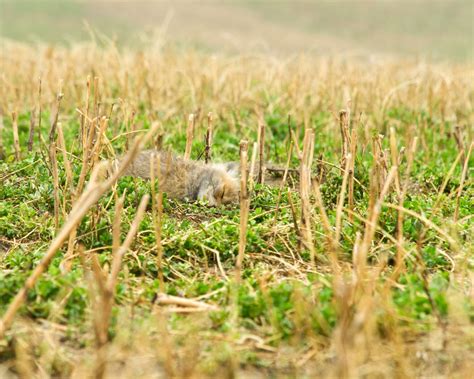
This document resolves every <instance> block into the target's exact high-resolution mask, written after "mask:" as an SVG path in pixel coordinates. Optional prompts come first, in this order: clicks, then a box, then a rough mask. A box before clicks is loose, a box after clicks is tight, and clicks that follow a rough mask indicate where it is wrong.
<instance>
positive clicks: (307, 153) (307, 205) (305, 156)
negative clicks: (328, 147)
mask: <svg viewBox="0 0 474 379" xmlns="http://www.w3.org/2000/svg"><path fill="white" fill-rule="evenodd" d="M313 153H314V133H313V130H312V129H306V130H305V134H304V139H303V152H302V157H301V162H300V186H299V190H300V198H301V232H302V236H303V241H302V242H303V243H304V246H305V247H306V248H307V249H308V250H309V251H310V256H311V263H312V264H313V265H315V264H316V257H315V250H314V244H313V233H312V231H311V228H312V226H311V202H310V192H311V165H312V162H313Z"/></svg>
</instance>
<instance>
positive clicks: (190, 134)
mask: <svg viewBox="0 0 474 379" xmlns="http://www.w3.org/2000/svg"><path fill="white" fill-rule="evenodd" d="M194 123H195V116H194V114H192V113H191V114H190V115H189V118H188V127H187V129H186V150H185V151H184V159H191V150H192V148H193V139H194Z"/></svg>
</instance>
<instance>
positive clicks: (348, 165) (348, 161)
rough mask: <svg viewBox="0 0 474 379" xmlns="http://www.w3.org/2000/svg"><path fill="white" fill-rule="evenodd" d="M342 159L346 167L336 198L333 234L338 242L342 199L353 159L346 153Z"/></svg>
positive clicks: (344, 195) (342, 205)
mask: <svg viewBox="0 0 474 379" xmlns="http://www.w3.org/2000/svg"><path fill="white" fill-rule="evenodd" d="M344 161H345V163H346V167H345V169H344V176H343V177H342V185H341V191H340V193H339V199H338V202H337V207H336V230H335V236H334V238H335V239H336V242H339V240H340V237H341V226H342V216H343V209H344V201H345V199H346V189H347V181H348V178H349V173H350V170H351V164H352V161H353V158H352V155H351V154H348V155H347V156H346V157H345V158H344Z"/></svg>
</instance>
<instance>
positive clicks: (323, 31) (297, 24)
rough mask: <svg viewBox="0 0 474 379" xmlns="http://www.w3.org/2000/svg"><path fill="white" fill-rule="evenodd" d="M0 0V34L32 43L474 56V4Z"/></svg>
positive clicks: (457, 58)
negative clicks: (93, 41)
mask: <svg viewBox="0 0 474 379" xmlns="http://www.w3.org/2000/svg"><path fill="white" fill-rule="evenodd" d="M0 1H1V8H0V23H1V24H0V25H1V31H0V32H1V35H2V37H7V38H10V39H15V40H21V41H28V42H35V41H44V42H48V43H63V44H70V43H73V42H76V41H81V40H90V39H91V38H95V39H96V40H98V41H99V43H100V42H104V41H106V40H107V38H111V39H113V40H116V41H117V43H118V44H121V45H128V46H132V47H134V46H137V47H139V46H140V44H142V43H149V42H150V41H152V42H156V43H163V42H164V41H165V42H166V43H171V44H173V45H175V46H184V47H188V46H193V47H195V48H198V49H203V50H206V51H219V52H230V53H232V52H260V53H265V54H275V55H285V54H291V53H298V52H302V51H304V52H312V53H315V54H320V55H328V54H335V55H339V54H343V55H366V54H389V55H397V56H398V55H402V56H408V57H421V58H427V59H430V60H449V61H468V60H469V61H472V60H473V57H474V29H473V24H474V21H473V20H474V1H440V0H435V1H416V0H413V1H401V0H397V1H375V0H364V1H362V0H346V1H240V0H233V1H153V0H148V1H117V0H115V1H106V0H103V1H92V0H89V1H87V0H83V1H73V0H55V1H53V0H35V1H33V0H29V1H25V0H0ZM93 35H94V36H95V37H93Z"/></svg>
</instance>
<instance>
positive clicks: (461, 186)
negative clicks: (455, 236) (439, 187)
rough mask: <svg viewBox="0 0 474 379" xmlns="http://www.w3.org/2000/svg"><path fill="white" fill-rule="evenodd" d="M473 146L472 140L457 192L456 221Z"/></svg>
mask: <svg viewBox="0 0 474 379" xmlns="http://www.w3.org/2000/svg"><path fill="white" fill-rule="evenodd" d="M473 146H474V142H471V145H470V146H469V150H468V151H467V155H466V158H465V159H464V165H463V169H462V173H461V181H460V183H459V188H458V191H457V194H456V208H455V210H454V222H457V221H458V217H459V202H460V200H461V194H462V190H463V187H464V181H465V180H466V177H467V170H468V168H469V158H470V157H471V152H472V149H473Z"/></svg>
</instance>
